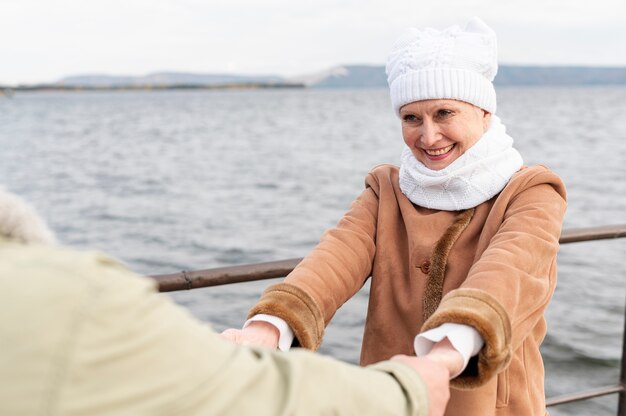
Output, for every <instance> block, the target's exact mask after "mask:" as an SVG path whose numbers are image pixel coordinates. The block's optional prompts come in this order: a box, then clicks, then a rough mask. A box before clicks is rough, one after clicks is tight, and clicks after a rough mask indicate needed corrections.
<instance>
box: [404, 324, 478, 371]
mask: <svg viewBox="0 0 626 416" xmlns="http://www.w3.org/2000/svg"><path fill="white" fill-rule="evenodd" d="M445 338H448V339H449V340H450V343H451V344H452V347H454V349H455V350H457V351H458V352H459V354H461V356H462V357H463V367H462V368H461V370H460V371H459V372H458V373H457V374H454V375H453V376H452V377H451V378H454V377H456V376H458V375H459V374H461V373H462V372H463V370H465V367H467V363H468V362H469V359H470V358H471V357H473V356H474V355H476V354H478V352H479V351H480V349H481V348H482V347H483V345H484V344H485V342H484V340H483V338H482V337H481V336H480V334H479V333H478V331H476V330H475V329H474V328H472V327H471V326H468V325H461V324H455V323H446V324H443V325H441V326H438V327H437V328H433V329H430V330H428V331H426V332H422V333H421V334H418V335H417V336H416V337H415V340H414V341H413V348H414V349H415V355H417V356H418V357H419V356H423V355H426V354H428V353H429V352H430V350H431V349H432V348H433V345H435V344H436V343H437V342H439V341H442V340H443V339H445Z"/></svg>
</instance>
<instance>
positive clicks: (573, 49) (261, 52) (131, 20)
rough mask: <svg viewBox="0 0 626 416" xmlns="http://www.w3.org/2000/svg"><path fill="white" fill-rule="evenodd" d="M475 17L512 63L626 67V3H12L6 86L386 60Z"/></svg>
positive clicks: (4, 35)
mask: <svg viewBox="0 0 626 416" xmlns="http://www.w3.org/2000/svg"><path fill="white" fill-rule="evenodd" d="M472 16H479V17H481V18H483V19H484V20H485V21H486V22H487V23H488V24H489V25H490V26H491V27H493V28H494V30H495V31H496V33H497V34H498V42H499V54H500V55H499V56H500V59H499V60H500V62H501V63H509V64H540V65H550V64H558V65H570V64H576V65H594V66H595V65H603V66H604V65H610V66H617V65H619V66H626V1H624V0H554V1H551V0H482V1H481V0H447V1H436V0H435V1H432V0H431V1H428V0H411V1H405V0H385V1H381V0H379V1H369V0H310V1H306V2H305V1H303V0H106V1H104V0H0V84H10V85H15V84H19V83H38V82H50V81H55V80H57V79H59V78H61V77H63V76H67V75H76V74H91V73H97V74H115V75H143V74H146V73H150V72H156V71H188V72H208V73H226V72H227V73H237V74H275V75H284V76H291V75H303V74H308V73H314V72H317V71H321V70H325V69H328V68H330V67H333V66H336V65H342V64H383V63H384V61H385V58H386V54H387V52H388V50H389V48H390V46H391V44H392V43H393V41H394V40H395V38H396V37H397V36H398V35H399V34H400V33H401V32H402V30H403V29H405V28H407V27H411V26H415V27H425V26H431V27H435V28H439V29H442V28H445V27H447V26H450V25H452V24H463V23H464V22H465V21H466V20H467V19H468V18H470V17H472Z"/></svg>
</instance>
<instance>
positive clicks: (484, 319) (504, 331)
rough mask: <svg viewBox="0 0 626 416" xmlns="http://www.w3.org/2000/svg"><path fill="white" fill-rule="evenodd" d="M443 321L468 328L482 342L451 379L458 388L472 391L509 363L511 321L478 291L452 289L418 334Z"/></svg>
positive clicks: (486, 295)
mask: <svg viewBox="0 0 626 416" xmlns="http://www.w3.org/2000/svg"><path fill="white" fill-rule="evenodd" d="M447 322H454V323H458V324H464V325H469V326H471V327H473V328H474V329H476V330H477V331H478V333H480V335H481V336H482V337H483V340H484V341H485V345H484V347H483V348H482V349H481V350H480V352H479V353H478V356H477V357H473V358H472V359H471V360H470V362H469V364H468V366H467V367H466V368H465V370H464V371H463V373H461V375H460V376H458V377H457V378H455V379H453V380H451V382H450V385H451V386H452V387H456V388H459V389H474V388H476V387H480V386H482V385H483V384H485V383H486V382H487V381H489V380H490V379H491V378H492V377H494V376H495V375H496V374H498V373H499V372H500V371H502V370H503V369H504V368H506V366H507V365H508V364H509V362H510V361H511V356H512V351H511V322H510V320H509V317H508V315H507V313H506V311H505V310H504V308H503V307H502V305H500V303H499V302H498V301H497V300H495V299H494V298H493V297H492V296H491V295H489V294H488V293H486V292H484V291H482V290H478V289H456V290H453V291H452V292H450V293H448V294H447V295H446V296H445V297H444V298H443V299H442V301H441V304H440V305H439V308H438V309H437V310H436V311H435V313H434V314H433V315H432V316H431V317H430V318H429V319H428V320H427V321H426V322H425V323H424V326H423V327H422V329H421V332H423V331H426V330H429V329H432V328H436V327H438V326H440V325H443V324H444V323H447Z"/></svg>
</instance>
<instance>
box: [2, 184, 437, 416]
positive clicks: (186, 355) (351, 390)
mask: <svg viewBox="0 0 626 416" xmlns="http://www.w3.org/2000/svg"><path fill="white" fill-rule="evenodd" d="M9 210H10V209H9ZM18 217H19V215H18ZM26 217H28V215H26ZM7 219H8V220H7ZM5 220H7V221H14V220H15V215H12V213H10V212H7V208H6V206H3V205H2V192H1V191H0V386H2V387H1V388H0V414H1V415H20V416H28V415H89V416H97V415H129V416H131V415H132V416H141V415H168V416H173V415H177V416H178V415H238V416H239V415H316V414H325V415H328V414H346V415H350V414H353V415H368V414H369V415H426V414H427V406H428V403H427V398H426V389H425V385H424V384H423V382H422V380H421V379H420V378H419V376H418V375H417V374H416V373H415V372H414V371H413V370H412V369H410V368H409V367H406V366H404V365H402V364H399V363H392V362H385V363H381V364H379V365H376V366H373V367H371V368H369V369H364V368H360V367H355V366H351V365H348V364H344V363H341V362H338V361H335V360H333V359H330V358H326V357H322V356H318V355H316V354H313V353H310V352H308V351H295V352H293V353H289V354H284V353H278V352H273V351H270V350H267V349H251V348H246V347H240V346H236V345H234V344H231V343H227V342H225V341H223V340H222V339H221V338H220V337H219V335H217V334H216V333H215V332H213V331H212V330H211V329H210V328H209V327H208V326H207V325H206V324H204V323H202V322H199V321H198V320H196V319H194V318H193V317H192V316H190V315H189V313H188V312H187V311H186V310H184V309H183V308H181V307H178V306H177V305H175V304H174V303H173V302H172V301H171V300H170V299H169V298H168V297H167V296H165V295H162V294H159V293H157V290H156V286H155V283H154V282H153V281H152V280H151V279H148V278H144V277H140V276H137V275H135V274H133V273H132V272H130V271H129V270H127V269H126V268H125V267H123V266H122V265H120V264H119V263H117V262H116V261H114V260H112V259H110V258H108V257H106V256H104V255H102V254H99V253H95V252H77V251H74V250H69V249H65V248H59V247H54V246H51V245H48V244H42V243H37V244H28V243H27V241H41V242H45V241H47V240H49V238H47V235H46V232H43V233H39V235H40V236H41V235H43V238H39V239H38V238H30V237H32V234H33V233H30V236H29V232H25V233H24V232H22V231H23V228H22V229H20V227H14V226H13V225H10V226H7V227H4V228H3V221H5ZM25 221H27V222H28V221H29V220H28V218H26V219H25ZM5 222H6V221H5ZM18 222H20V221H18ZM31 228H32V227H31ZM26 229H28V227H26ZM3 230H4V231H5V232H4V233H3V232H2V231H3ZM2 234H4V235H2ZM35 234H37V233H36V232H35Z"/></svg>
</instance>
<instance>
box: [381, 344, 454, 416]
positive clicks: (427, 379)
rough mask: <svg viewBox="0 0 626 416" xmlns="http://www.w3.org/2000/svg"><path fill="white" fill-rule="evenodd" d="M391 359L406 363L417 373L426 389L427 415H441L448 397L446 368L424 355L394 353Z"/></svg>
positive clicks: (448, 382)
mask: <svg viewBox="0 0 626 416" xmlns="http://www.w3.org/2000/svg"><path fill="white" fill-rule="evenodd" d="M391 361H396V362H400V363H402V364H406V365H408V366H409V367H411V368H413V370H415V371H416V372H417V374H419V376H420V377H421V378H422V380H424V383H426V388H427V390H428V402H429V406H428V414H429V416H443V414H444V412H445V411H446V405H447V404H448V400H449V399H450V390H449V387H450V381H449V380H450V377H449V375H450V373H449V371H448V369H447V368H446V367H445V366H444V365H443V364H441V363H439V362H437V361H432V360H430V359H428V358H426V357H415V356H412V357H410V356H408V355H396V356H394V357H392V358H391Z"/></svg>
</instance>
